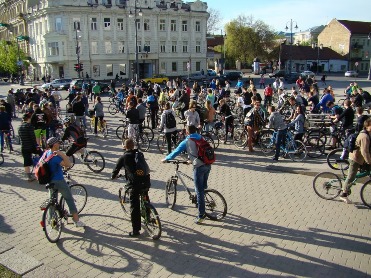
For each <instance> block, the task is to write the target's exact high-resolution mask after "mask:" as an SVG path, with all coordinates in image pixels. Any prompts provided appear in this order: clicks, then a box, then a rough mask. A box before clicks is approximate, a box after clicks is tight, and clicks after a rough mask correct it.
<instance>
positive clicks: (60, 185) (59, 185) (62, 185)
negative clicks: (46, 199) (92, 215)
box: [49, 180, 77, 214]
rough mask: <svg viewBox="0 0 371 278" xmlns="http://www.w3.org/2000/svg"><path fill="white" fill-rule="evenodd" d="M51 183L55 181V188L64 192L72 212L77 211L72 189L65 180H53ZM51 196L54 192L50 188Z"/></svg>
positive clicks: (63, 194)
mask: <svg viewBox="0 0 371 278" xmlns="http://www.w3.org/2000/svg"><path fill="white" fill-rule="evenodd" d="M51 183H54V188H55V189H57V190H58V192H59V193H61V194H62V196H63V198H64V199H65V200H66V203H67V205H68V208H69V209H70V213H71V214H72V213H75V212H77V208H76V205H75V201H74V200H73V197H72V193H71V189H70V187H69V185H68V184H67V182H66V181H65V180H52V181H51ZM49 196H50V198H51V197H52V192H51V190H49Z"/></svg>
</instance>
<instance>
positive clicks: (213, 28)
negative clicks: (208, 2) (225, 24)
mask: <svg viewBox="0 0 371 278" xmlns="http://www.w3.org/2000/svg"><path fill="white" fill-rule="evenodd" d="M207 12H208V13H209V15H210V16H209V19H208V20H207V30H206V31H207V34H212V33H214V32H217V31H219V30H220V29H221V27H220V22H221V20H222V19H223V18H222V17H221V15H220V12H219V11H218V10H215V9H213V8H209V9H208V10H207Z"/></svg>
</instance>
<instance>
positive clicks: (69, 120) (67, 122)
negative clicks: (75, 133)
mask: <svg viewBox="0 0 371 278" xmlns="http://www.w3.org/2000/svg"><path fill="white" fill-rule="evenodd" d="M62 122H63V124H69V123H71V118H68V117H66V118H64V119H63V121H62Z"/></svg>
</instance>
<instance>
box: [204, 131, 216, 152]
mask: <svg viewBox="0 0 371 278" xmlns="http://www.w3.org/2000/svg"><path fill="white" fill-rule="evenodd" d="M202 137H203V138H204V139H205V140H206V141H207V142H208V143H209V144H210V146H211V147H212V148H213V149H214V150H215V144H214V140H213V138H211V136H210V135H208V134H206V133H205V134H203V135H202Z"/></svg>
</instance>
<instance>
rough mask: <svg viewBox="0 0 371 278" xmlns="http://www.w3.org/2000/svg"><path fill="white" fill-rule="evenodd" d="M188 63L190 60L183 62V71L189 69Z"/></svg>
mask: <svg viewBox="0 0 371 278" xmlns="http://www.w3.org/2000/svg"><path fill="white" fill-rule="evenodd" d="M187 65H188V62H183V71H188V68H187Z"/></svg>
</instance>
